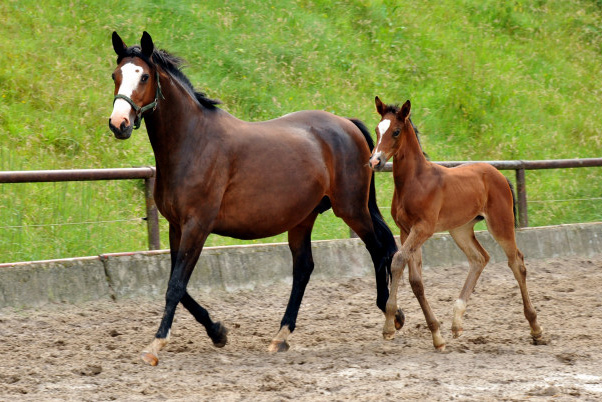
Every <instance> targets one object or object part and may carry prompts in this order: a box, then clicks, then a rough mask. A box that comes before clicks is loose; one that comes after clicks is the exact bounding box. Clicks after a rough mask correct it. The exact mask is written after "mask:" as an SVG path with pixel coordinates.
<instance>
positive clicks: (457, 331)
mask: <svg viewBox="0 0 602 402" xmlns="http://www.w3.org/2000/svg"><path fill="white" fill-rule="evenodd" d="M474 224H475V222H474V221H473V222H469V223H468V224H466V225H464V226H461V227H459V228H456V229H453V230H450V231H449V233H450V234H451V236H452V238H453V239H454V241H455V242H456V244H457V245H458V247H460V249H461V250H462V252H464V254H466V257H467V258H468V264H469V271H468V276H467V277H466V281H465V282H464V287H463V288H462V291H461V292H460V296H459V297H458V299H457V300H456V303H455V304H454V318H453V321H452V334H453V336H454V338H457V337H459V336H460V335H462V331H463V327H462V316H463V315H464V312H465V311H466V305H467V303H468V299H469V298H470V295H471V294H472V292H473V291H474V288H475V285H476V284H477V281H478V279H479V276H480V275H481V272H483V268H485V265H487V263H488V262H489V254H487V251H485V249H484V248H483V247H482V246H481V244H480V243H479V242H478V241H477V238H476V237H475V235H474V229H473V228H474Z"/></svg>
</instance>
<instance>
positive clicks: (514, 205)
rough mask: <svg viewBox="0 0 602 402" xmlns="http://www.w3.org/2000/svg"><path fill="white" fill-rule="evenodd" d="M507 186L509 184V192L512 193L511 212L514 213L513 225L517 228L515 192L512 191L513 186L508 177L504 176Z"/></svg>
mask: <svg viewBox="0 0 602 402" xmlns="http://www.w3.org/2000/svg"><path fill="white" fill-rule="evenodd" d="M506 181H507V182H508V186H510V192H511V193H512V212H513V213H514V227H515V228H518V213H517V211H516V193H515V192H514V186H513V185H512V182H511V181H510V179H509V178H507V177H506Z"/></svg>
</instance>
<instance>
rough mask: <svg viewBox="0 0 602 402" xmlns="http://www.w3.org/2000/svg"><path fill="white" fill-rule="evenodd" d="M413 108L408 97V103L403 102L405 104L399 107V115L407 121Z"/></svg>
mask: <svg viewBox="0 0 602 402" xmlns="http://www.w3.org/2000/svg"><path fill="white" fill-rule="evenodd" d="M411 108H412V104H411V103H410V100H409V99H408V100H407V101H406V103H404V104H403V106H402V107H401V109H399V112H397V117H398V118H399V119H400V120H403V121H405V120H406V119H407V118H408V117H409V116H410V109H411Z"/></svg>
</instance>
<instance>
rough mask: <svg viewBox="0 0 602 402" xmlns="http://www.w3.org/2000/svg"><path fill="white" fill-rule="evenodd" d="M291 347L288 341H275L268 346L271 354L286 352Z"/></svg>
mask: <svg viewBox="0 0 602 402" xmlns="http://www.w3.org/2000/svg"><path fill="white" fill-rule="evenodd" d="M290 347H291V346H290V345H289V344H288V342H287V341H278V340H273V341H272V342H271V343H270V346H268V352H269V353H277V352H286V351H287V350H289V348H290Z"/></svg>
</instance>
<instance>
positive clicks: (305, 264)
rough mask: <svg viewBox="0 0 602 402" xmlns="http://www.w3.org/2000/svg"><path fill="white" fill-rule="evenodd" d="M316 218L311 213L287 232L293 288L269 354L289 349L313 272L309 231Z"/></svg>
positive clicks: (269, 348) (315, 214) (315, 215)
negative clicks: (290, 337) (290, 338)
mask: <svg viewBox="0 0 602 402" xmlns="http://www.w3.org/2000/svg"><path fill="white" fill-rule="evenodd" d="M316 217H317V213H316V212H312V214H311V215H310V216H308V217H307V218H306V219H305V221H303V222H302V223H301V224H299V225H298V226H296V227H294V228H293V229H291V230H289V232H288V245H289V248H290V249H291V253H292V255H293V287H292V289H291V295H290V297H289V301H288V305H287V306H286V311H285V313H284V317H282V321H281V322H280V331H278V334H276V337H275V338H274V339H273V340H272V342H271V343H270V346H269V347H268V352H270V353H274V352H286V351H287V350H288V349H289V347H290V345H289V344H288V342H287V339H288V336H289V335H290V334H291V333H292V332H293V331H294V330H295V324H296V322H297V314H298V313H299V308H300V307H301V300H302V299H303V294H304V293H305V288H306V286H307V283H308V282H309V278H310V276H311V273H312V271H313V270H314V260H313V257H312V254H311V231H312V229H313V226H314V222H315V220H316Z"/></svg>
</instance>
